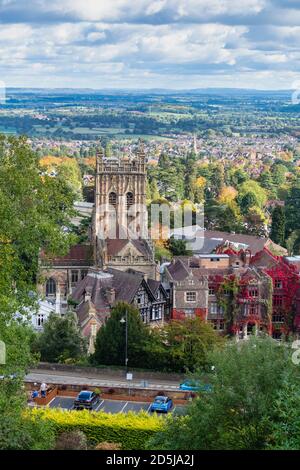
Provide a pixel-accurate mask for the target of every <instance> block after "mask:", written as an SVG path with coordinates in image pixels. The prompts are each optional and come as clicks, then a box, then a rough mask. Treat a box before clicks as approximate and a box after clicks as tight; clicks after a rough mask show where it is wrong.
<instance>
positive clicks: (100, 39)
mask: <svg viewBox="0 0 300 470" xmlns="http://www.w3.org/2000/svg"><path fill="white" fill-rule="evenodd" d="M299 38H300V1H299V0H152V1H151V0H51V1H50V0H0V80H2V81H4V82H5V83H6V86H8V87H12V86H19V87H88V88H201V87H207V86H209V87H243V88H258V89H290V88H300V40H299Z"/></svg>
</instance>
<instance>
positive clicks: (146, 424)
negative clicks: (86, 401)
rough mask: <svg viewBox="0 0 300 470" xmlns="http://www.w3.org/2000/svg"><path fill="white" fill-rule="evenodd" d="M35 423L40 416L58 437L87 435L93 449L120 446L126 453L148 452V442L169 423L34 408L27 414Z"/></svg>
mask: <svg viewBox="0 0 300 470" xmlns="http://www.w3.org/2000/svg"><path fill="white" fill-rule="evenodd" d="M27 415H28V416H29V417H30V418H31V419H36V417H37V416H39V417H41V418H42V419H44V420H46V421H47V422H49V423H51V424H52V425H53V426H52V427H53V428H54V431H55V433H56V435H57V436H58V435H60V434H61V433H66V432H68V433H69V432H71V431H81V432H83V433H84V434H85V435H86V437H87V440H88V445H89V446H90V447H95V446H97V444H99V443H103V442H110V443H120V445H121V447H122V449H124V450H132V449H144V448H145V446H146V442H147V441H148V440H149V438H151V437H152V436H153V435H154V434H155V433H157V432H158V431H161V430H162V428H163V427H164V425H165V420H164V419H163V418H161V417H160V416H156V415H154V416H149V415H148V414H147V413H145V412H141V413H139V414H135V413H126V414H121V413H119V414H115V415H113V414H110V413H104V412H98V413H97V412H94V411H88V410H82V411H81V412H80V413H78V412H76V411H75V412H74V411H66V410H60V409H52V408H34V409H31V410H28V411H27Z"/></svg>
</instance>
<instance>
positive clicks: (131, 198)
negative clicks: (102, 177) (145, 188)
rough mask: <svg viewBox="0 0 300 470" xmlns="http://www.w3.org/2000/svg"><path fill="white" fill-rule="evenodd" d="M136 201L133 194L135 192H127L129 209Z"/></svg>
mask: <svg viewBox="0 0 300 470" xmlns="http://www.w3.org/2000/svg"><path fill="white" fill-rule="evenodd" d="M133 203H134V196H133V193H127V194H126V205H127V209H128V208H129V207H130V206H132V204H133Z"/></svg>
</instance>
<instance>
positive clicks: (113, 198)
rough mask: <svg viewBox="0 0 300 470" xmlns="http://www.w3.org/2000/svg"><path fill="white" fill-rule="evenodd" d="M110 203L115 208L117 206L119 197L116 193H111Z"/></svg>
mask: <svg viewBox="0 0 300 470" xmlns="http://www.w3.org/2000/svg"><path fill="white" fill-rule="evenodd" d="M108 202H109V204H110V205H111V206H114V207H115V206H116V205H117V195H116V193H114V192H112V193H109V196H108Z"/></svg>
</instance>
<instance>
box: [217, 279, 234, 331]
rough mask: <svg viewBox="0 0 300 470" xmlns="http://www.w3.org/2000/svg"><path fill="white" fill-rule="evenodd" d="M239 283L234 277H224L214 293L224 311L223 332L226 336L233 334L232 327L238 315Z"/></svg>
mask: <svg viewBox="0 0 300 470" xmlns="http://www.w3.org/2000/svg"><path fill="white" fill-rule="evenodd" d="M239 288H240V283H239V280H238V279H237V278H236V277H235V276H230V277H225V278H224V280H223V282H222V283H221V284H220V285H219V288H218V289H217V291H216V297H217V302H218V305H219V306H220V307H222V308H223V310H224V319H225V330H226V332H227V334H229V335H232V334H233V333H234V325H235V323H236V320H237V316H238V314H239V303H238V301H237V297H238V293H239Z"/></svg>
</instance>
